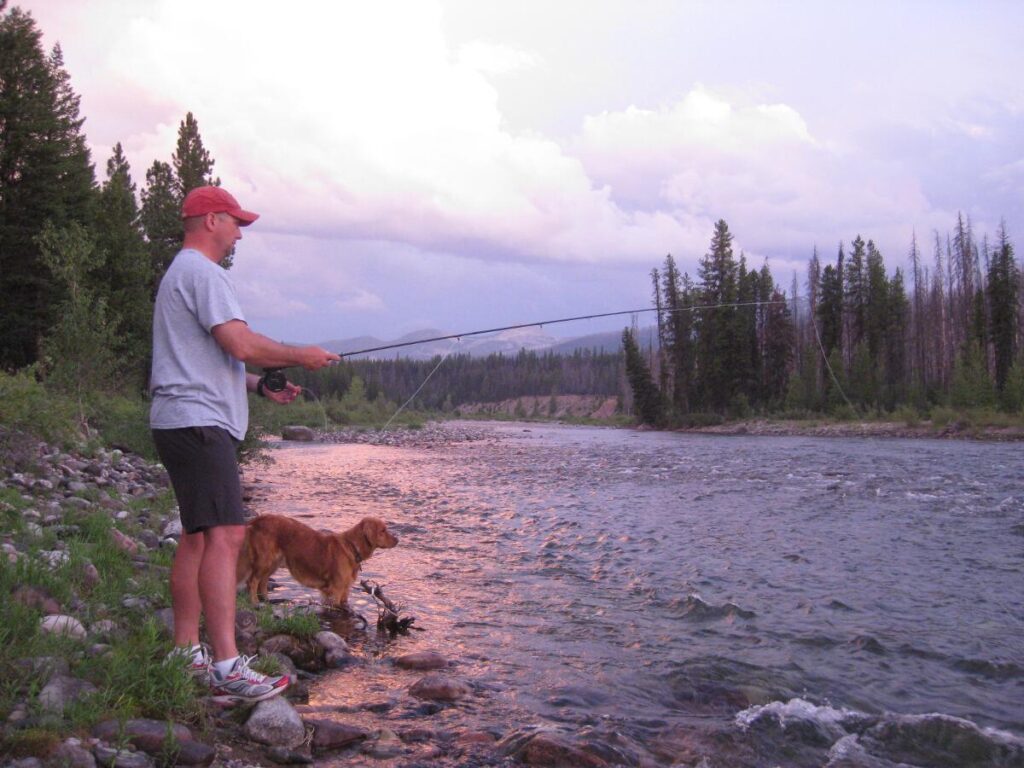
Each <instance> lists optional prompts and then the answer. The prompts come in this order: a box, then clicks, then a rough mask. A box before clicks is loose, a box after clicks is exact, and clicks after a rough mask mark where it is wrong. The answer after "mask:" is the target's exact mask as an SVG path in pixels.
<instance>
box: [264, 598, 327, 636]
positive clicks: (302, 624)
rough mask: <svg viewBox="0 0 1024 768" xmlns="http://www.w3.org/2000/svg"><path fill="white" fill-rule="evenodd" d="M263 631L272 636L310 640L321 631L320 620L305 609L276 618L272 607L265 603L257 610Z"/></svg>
mask: <svg viewBox="0 0 1024 768" xmlns="http://www.w3.org/2000/svg"><path fill="white" fill-rule="evenodd" d="M256 618H257V622H258V624H259V627H260V629H261V630H263V631H264V632H266V633H267V634H270V635H292V636H293V637H298V638H300V639H302V640H308V639H309V638H311V637H313V636H314V635H315V634H316V633H317V632H319V631H320V630H321V626H320V618H319V617H318V616H317V615H316V614H315V613H313V612H312V611H309V610H307V609H304V608H294V609H291V610H289V612H288V613H286V614H285V615H284V616H275V615H274V609H273V607H272V606H270V605H268V604H266V603H264V604H262V605H260V606H259V607H258V608H257V609H256Z"/></svg>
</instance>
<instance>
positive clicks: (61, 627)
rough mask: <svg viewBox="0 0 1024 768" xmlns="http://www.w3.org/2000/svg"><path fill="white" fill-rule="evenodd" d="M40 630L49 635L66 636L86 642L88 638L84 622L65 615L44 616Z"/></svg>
mask: <svg viewBox="0 0 1024 768" xmlns="http://www.w3.org/2000/svg"><path fill="white" fill-rule="evenodd" d="M39 629H40V630H42V631H43V632H45V633H47V634H49V635H65V636H67V637H73V638H75V639H76V640H84V639H85V636H86V631H85V627H84V626H83V625H82V622H80V621H79V620H78V619H76V618H75V617H74V616H66V615H64V614H57V615H54V616H44V617H43V618H42V619H41V620H40V622H39Z"/></svg>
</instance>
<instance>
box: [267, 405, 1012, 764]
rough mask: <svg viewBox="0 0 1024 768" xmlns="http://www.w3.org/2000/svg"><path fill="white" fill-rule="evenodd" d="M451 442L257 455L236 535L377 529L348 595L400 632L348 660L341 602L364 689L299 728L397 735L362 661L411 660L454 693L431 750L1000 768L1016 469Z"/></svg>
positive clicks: (372, 668) (286, 589)
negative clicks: (241, 528)
mask: <svg viewBox="0 0 1024 768" xmlns="http://www.w3.org/2000/svg"><path fill="white" fill-rule="evenodd" d="M459 429H462V432H460V434H463V435H464V434H465V433H466V432H467V431H468V433H469V435H470V436H471V437H472V438H473V439H468V440H454V441H450V442H447V443H445V444H441V445H437V446H434V447H429V446H424V447H395V446H378V445H371V444H322V443H317V444H291V443H289V444H277V445H276V446H275V449H274V450H273V451H272V455H273V457H274V459H275V463H274V464H273V465H272V466H271V467H269V468H266V469H260V470H259V471H258V472H257V473H256V475H257V478H256V479H257V480H258V482H259V484H260V487H261V488H262V491H261V493H260V494H259V495H260V499H259V501H258V502H257V504H256V505H255V509H256V511H257V512H259V513H261V514H266V513H275V514H285V515H289V516H292V517H295V518H297V519H299V520H302V521H303V522H305V523H307V524H309V525H312V526H313V527H316V528H325V529H332V530H341V529H344V528H347V527H349V526H350V525H352V524H354V523H355V522H357V521H358V520H359V519H360V518H361V517H362V516H364V515H376V516H379V517H382V518H384V519H385V520H387V521H388V523H389V525H390V527H391V529H392V530H393V531H394V532H395V533H396V534H397V535H398V536H399V537H400V540H401V541H400V544H399V546H398V547H396V548H395V549H391V550H379V551H378V552H377V553H376V554H375V555H374V557H373V558H372V559H370V560H368V561H367V562H366V563H364V565H363V577H365V578H369V579H371V580H373V581H377V582H379V583H381V584H383V585H384V588H385V593H386V594H387V595H388V596H389V597H390V598H391V599H392V600H394V601H396V602H398V603H400V604H401V605H402V606H403V609H404V613H405V614H409V615H413V616H415V617H416V626H417V627H420V628H422V630H424V631H421V632H412V633H410V634H409V635H406V636H399V637H397V638H395V639H393V640H386V639H385V638H382V637H378V636H376V635H375V634H374V633H373V628H372V624H373V617H374V615H375V610H374V607H373V605H372V603H371V602H369V598H368V596H367V595H365V594H362V593H357V590H356V591H353V596H352V599H351V600H350V604H351V605H352V606H353V607H355V608H357V609H358V610H360V611H361V612H362V613H363V614H364V615H365V616H367V618H369V619H370V624H371V626H370V630H369V631H365V632H361V633H360V632H356V633H354V634H352V633H349V637H350V638H351V640H352V642H353V645H354V648H355V650H356V653H357V654H359V655H360V656H361V657H362V658H363V661H364V663H363V665H362V666H361V667H360V668H359V670H358V671H357V672H356V673H353V672H352V671H351V670H342V671H339V672H334V673H330V674H328V675H327V676H326V677H324V678H323V679H322V680H320V681H319V682H318V683H317V684H316V685H315V686H314V687H313V690H312V692H311V698H310V704H313V705H323V706H326V705H337V706H338V707H339V709H340V710H341V711H350V712H351V713H353V716H354V717H361V718H363V719H364V720H365V724H366V725H369V726H371V727H378V728H379V727H381V725H382V724H386V723H387V722H388V720H389V719H391V720H400V719H402V718H407V717H411V716H413V714H417V713H418V715H419V716H423V710H422V709H420V710H415V711H413V710H410V709H409V708H408V707H405V708H403V707H402V706H399V705H397V702H399V701H401V700H403V699H404V698H407V693H406V690H407V688H408V686H409V685H410V684H411V683H412V682H414V681H415V680H416V679H417V677H418V675H419V673H412V672H407V673H406V672H401V671H396V670H395V669H394V668H393V667H392V666H391V664H390V660H391V659H392V658H394V657H396V656H398V655H401V654H404V653H409V652H413V651H418V650H426V649H433V650H437V651H439V652H441V653H442V654H444V655H445V656H446V657H448V658H450V659H452V660H453V661H454V662H455V665H454V667H453V669H452V670H451V671H452V673H453V674H457V675H458V676H459V677H461V678H462V679H464V680H466V681H467V682H469V683H470V684H471V686H472V687H473V691H474V693H473V695H472V696H471V697H469V698H468V699H466V700H463V701H461V702H459V703H457V704H455V705H452V706H449V707H446V708H443V709H440V710H439V711H436V712H430V713H429V714H430V716H429V725H430V727H432V728H443V729H448V730H450V731H453V732H455V733H469V732H480V731H486V732H490V733H493V734H494V735H495V736H497V737H499V738H504V739H506V741H509V740H513V741H514V739H515V738H516V735H517V734H529V733H530V732H532V730H534V729H552V730H554V731H557V732H560V733H563V734H565V735H566V736H567V738H570V739H572V740H574V741H575V742H576V743H580V744H585V745H588V750H589V753H590V754H593V755H596V756H598V757H600V758H602V759H604V760H605V761H606V762H608V763H613V764H614V763H620V764H628V765H672V764H678V765H695V766H696V765H704V766H719V765H721V766H762V765H763V766H774V765H782V766H790V765H792V766H804V765H807V766H812V765H813V766H822V765H829V766H835V767H836V768H838V767H839V766H863V767H865V768H867V767H869V766H870V767H871V768H889V767H890V766H899V765H904V766H905V765H912V766H964V765H978V766H982V765H1008V766H1010V765H1012V766H1024V578H1022V576H1024V486H1022V477H1024V460H1022V450H1021V446H1020V445H1019V444H998V443H976V442H966V441H939V440H898V439H890V440H881V439H823V438H801V437H723V436H707V435H692V434H679V433H661V432H640V431H629V430H615V429H602V428H586V427H568V426H558V425H550V426H548V425H536V424H508V423H482V424H472V425H471V426H469V427H460V428H459ZM277 580H278V582H280V584H281V587H280V588H279V589H277V590H276V591H275V592H273V593H272V595H273V597H274V598H275V599H281V598H286V599H290V600H304V599H311V598H315V597H316V593H315V592H314V591H312V590H309V589H306V588H304V587H301V586H298V585H296V584H295V583H294V582H293V581H291V580H290V578H289V577H288V575H287V572H286V571H285V570H281V571H279V572H278V574H277ZM375 704H376V705H377V706H374V705H375ZM346 708H347V710H346ZM421 725H422V723H421ZM702 761H703V762H702ZM339 764H340V763H339Z"/></svg>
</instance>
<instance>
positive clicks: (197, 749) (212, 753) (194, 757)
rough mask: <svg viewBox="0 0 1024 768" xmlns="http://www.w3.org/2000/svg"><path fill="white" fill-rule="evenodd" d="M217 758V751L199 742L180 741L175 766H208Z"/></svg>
mask: <svg viewBox="0 0 1024 768" xmlns="http://www.w3.org/2000/svg"><path fill="white" fill-rule="evenodd" d="M216 758H217V750H216V749H214V748H213V747H211V746H209V745H208V744H203V743H202V742H201V741H182V742H180V743H179V744H178V754H177V755H176V756H175V759H174V764H175V765H199V766H206V765H210V764H211V763H212V762H213V761H214V760H215V759H216Z"/></svg>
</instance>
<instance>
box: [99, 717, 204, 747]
mask: <svg viewBox="0 0 1024 768" xmlns="http://www.w3.org/2000/svg"><path fill="white" fill-rule="evenodd" d="M170 728H171V730H170V735H172V736H173V738H174V739H175V740H176V741H177V742H178V743H179V744H181V743H184V742H186V741H191V740H192V733H191V731H189V729H188V728H186V727H185V726H184V725H178V724H174V725H171V726H170ZM92 735H93V736H95V737H96V738H97V739H102V740H103V741H106V742H111V743H114V742H120V741H121V739H122V738H125V739H127V740H128V741H129V742H131V744H132V745H133V746H134V747H135V748H136V749H141V750H142V751H143V752H148V753H149V754H151V755H160V754H161V753H162V752H163V751H164V749H165V747H166V745H167V738H168V724H167V723H166V722H164V721H161V720H147V719H143V718H138V719H134V720H126V721H125V723H124V728H123V730H122V728H121V723H120V722H119V721H117V720H105V721H104V722H102V723H99V724H98V725H96V726H95V727H94V728H93V729H92Z"/></svg>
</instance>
